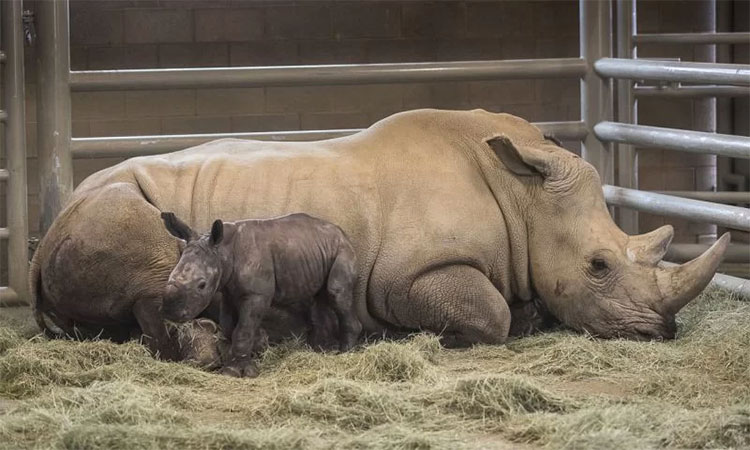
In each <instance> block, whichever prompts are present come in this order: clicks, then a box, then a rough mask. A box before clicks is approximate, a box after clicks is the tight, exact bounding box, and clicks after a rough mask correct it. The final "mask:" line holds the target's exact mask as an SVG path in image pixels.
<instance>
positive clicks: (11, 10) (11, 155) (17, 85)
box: [1, 0, 29, 301]
mask: <svg viewBox="0 0 750 450" xmlns="http://www.w3.org/2000/svg"><path fill="white" fill-rule="evenodd" d="M1 3H2V21H3V24H2V25H3V26H2V42H3V46H4V47H5V51H6V53H7V55H8V57H7V61H6V62H5V66H4V67H3V81H4V82H5V108H6V110H7V111H8V119H7V121H6V128H5V149H6V152H7V153H6V156H7V162H8V174H9V175H8V198H7V200H6V201H7V208H8V211H7V214H8V230H9V232H10V236H9V241H8V260H9V263H10V264H9V267H8V281H9V282H8V284H9V285H10V287H11V288H12V289H13V290H14V291H15V292H16V294H17V295H18V297H19V299H20V300H21V301H28V298H29V297H28V288H27V282H26V279H27V273H28V263H29V258H28V251H29V248H28V216H27V211H26V129H25V122H26V114H25V104H24V99H25V95H24V84H23V83H24V76H23V22H22V15H23V1H22V0H11V1H3V2H1Z"/></svg>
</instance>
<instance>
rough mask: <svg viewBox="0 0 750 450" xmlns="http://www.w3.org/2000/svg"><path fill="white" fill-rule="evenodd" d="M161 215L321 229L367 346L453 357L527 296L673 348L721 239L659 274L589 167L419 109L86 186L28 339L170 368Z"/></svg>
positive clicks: (38, 299)
mask: <svg viewBox="0 0 750 450" xmlns="http://www.w3.org/2000/svg"><path fill="white" fill-rule="evenodd" d="M161 211H174V212H175V213H176V214H177V215H178V216H179V217H182V218H184V220H185V221H186V222H187V223H188V224H189V225H190V226H191V227H193V228H195V229H206V230H207V229H209V227H210V225H211V221H213V219H214V218H216V217H222V218H224V219H226V220H229V221H234V220H241V219H243V218H247V217H256V218H267V217H278V216H282V215H285V214H289V213H292V212H304V213H308V214H310V215H312V216H315V217H319V218H321V219H323V220H326V221H329V222H331V223H335V224H337V225H338V226H340V227H341V228H342V229H343V230H344V232H345V233H346V235H347V236H348V237H349V239H350V240H351V242H352V245H353V246H354V249H355V252H356V256H357V266H358V267H357V274H358V277H359V279H358V282H357V288H356V291H355V296H354V305H355V310H356V314H357V317H358V318H359V320H360V322H361V323H362V324H363V326H364V328H365V330H366V332H367V333H368V334H382V333H392V332H403V331H411V330H429V331H433V332H436V333H441V334H442V335H443V336H444V337H445V338H450V339H452V340H453V341H454V343H455V344H456V345H471V344H473V343H489V344H500V343H503V342H505V341H506V340H507V338H508V336H509V333H510V330H511V328H512V327H513V322H517V321H516V319H514V318H512V316H513V315H516V314H520V315H527V316H529V317H533V314H528V311H527V309H528V308H525V307H523V306H519V305H522V304H524V303H528V302H530V301H532V299H535V298H536V299H538V301H539V302H540V304H541V305H544V308H545V310H546V311H548V312H549V313H550V314H551V315H552V316H554V318H555V319H557V320H559V321H560V322H562V323H563V324H564V325H566V326H569V327H571V328H574V329H576V330H580V331H582V332H587V333H590V334H592V335H595V336H600V337H605V338H609V337H625V338H633V339H660V338H672V337H674V335H675V325H674V324H675V320H674V318H675V314H676V313H677V312H678V311H679V310H680V308H682V307H683V306H684V305H685V304H687V302H689V301H690V300H691V299H692V298H694V297H695V296H696V295H697V294H699V293H700V292H701V290H703V288H704V287H705V286H706V285H707V284H708V282H709V281H710V280H711V277H712V276H713V274H714V272H715V271H716V267H717V265H718V264H719V262H720V260H721V257H722V255H723V253H724V251H725V250H726V246H727V244H728V241H729V237H728V235H724V236H722V237H721V238H720V239H719V240H718V241H717V242H716V243H715V244H714V245H713V246H712V248H711V249H709V250H707V251H706V252H705V253H704V254H703V255H701V256H700V257H698V258H696V259H695V260H693V261H690V262H688V263H685V264H683V265H681V266H677V267H664V266H663V265H662V264H661V262H660V261H661V259H662V257H663V256H664V254H665V252H666V250H667V246H668V245H669V243H670V241H671V239H672V235H673V231H672V228H671V227H670V226H664V227H661V228H659V229H657V230H654V231H652V232H650V233H646V234H642V235H634V236H629V235H627V234H625V233H623V232H622V230H620V229H619V228H618V227H617V226H616V224H615V223H614V222H613V221H612V218H611V216H610V214H609V211H608V209H607V206H606V203H605V201H604V195H603V192H602V183H601V180H600V179H599V176H598V174H597V172H596V170H595V169H594V168H593V167H592V166H591V165H590V164H588V163H587V162H585V161H584V160H582V159H581V158H579V157H577V156H576V155H574V154H572V153H570V152H568V151H566V150H565V149H563V148H560V147H559V145H557V144H556V143H555V142H554V141H552V140H550V139H547V138H545V137H544V135H543V134H542V133H541V132H540V130H539V129H538V128H536V127H534V126H533V125H532V124H530V123H529V122H527V121H525V120H523V119H521V118H519V117H515V116H512V115H508V114H494V113H489V112H487V111H483V110H474V111H440V110H431V109H423V110H416V111H407V112H403V113H399V114H395V115H393V116H391V117H388V118H386V119H383V120H381V121H380V122H378V123H376V124H374V125H373V126H371V127H370V128H368V129H367V130H364V131H362V132H359V133H357V134H354V135H351V136H347V137H344V138H338V139H331V140H325V141H318V142H259V141H244V140H234V139H229V140H220V141H214V142H210V143H207V144H204V145H200V146H198V147H194V148H190V149H186V150H183V151H180V152H174V153H170V154H166V155H158V156H146V157H140V158H132V159H129V160H127V161H125V162H123V163H121V164H118V165H116V166H113V167H110V168H108V169H105V170H102V171H100V172H98V173H96V174H94V175H92V176H90V177H88V178H87V179H86V180H85V181H84V182H83V183H81V184H80V185H79V186H78V187H77V188H76V190H75V192H74V193H73V196H72V199H71V201H70V202H69V204H68V205H67V206H66V207H65V209H64V210H63V211H62V212H61V214H60V215H59V216H58V217H57V219H56V220H55V222H54V224H53V225H52V227H51V228H50V230H49V231H48V233H47V235H46V236H44V238H43V239H42V241H41V243H40V245H39V248H38V250H37V252H36V253H35V255H34V260H33V261H32V265H31V277H30V280H31V290H32V293H33V296H34V305H35V311H36V317H37V319H38V322H39V323H40V326H42V327H44V328H47V327H48V325H47V323H46V321H45V317H48V318H50V319H52V320H53V322H54V323H55V324H57V325H58V326H59V327H61V328H63V329H64V330H65V329H71V326H72V325H73V324H75V325H77V326H79V327H80V326H86V327H89V328H90V329H92V330H101V329H105V330H106V331H107V332H110V333H113V332H115V331H116V330H121V329H123V328H124V329H130V328H133V327H139V328H140V329H141V330H143V332H144V334H146V335H147V336H149V337H150V344H149V345H150V346H151V348H152V350H154V351H158V352H159V353H160V355H161V356H162V357H169V356H168V355H169V351H170V347H171V343H172V340H171V338H170V336H169V335H168V333H166V332H165V330H164V322H163V317H162V314H161V312H160V307H161V304H162V298H163V293H164V286H165V285H166V282H167V279H168V277H169V273H170V272H171V271H172V269H173V268H174V267H175V265H176V263H177V259H178V257H179V248H178V245H177V243H176V242H175V239H174V238H172V237H171V236H170V235H169V233H167V232H166V230H165V229H164V226H163V223H162V221H161V218H160V212H161ZM532 310H533V308H532ZM289 317H294V314H290V315H289ZM534 320H535V321H537V322H538V320H536V319H534ZM522 322H523V321H522ZM522 322H518V324H519V326H515V327H513V328H515V329H519V330H524V328H525V327H524V326H520V325H522ZM264 326H265V325H264ZM295 326H296V325H294V324H291V325H289V326H288V327H286V329H285V330H286V331H287V333H293V332H295V331H294V329H295V328H294V327H295ZM266 329H267V330H269V335H270V334H271V331H274V330H272V329H270V328H266Z"/></svg>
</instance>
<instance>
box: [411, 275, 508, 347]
mask: <svg viewBox="0 0 750 450" xmlns="http://www.w3.org/2000/svg"><path fill="white" fill-rule="evenodd" d="M408 305H409V310H408V311H405V312H404V313H406V314H408V316H410V317H405V318H402V317H399V318H398V319H399V322H401V323H404V324H406V323H409V322H412V323H414V325H416V327H417V328H420V329H426V330H429V331H432V332H435V333H439V334H441V337H442V339H441V341H442V343H443V345H445V346H446V347H465V346H469V345H473V344H502V343H504V342H505V340H506V339H507V338H508V331H509V329H510V309H509V308H508V304H507V302H506V301H505V299H504V298H503V296H502V295H501V294H500V292H498V290H497V289H495V286H493V285H492V283H491V282H490V280H489V279H488V278H487V277H486V276H484V274H483V273H481V272H480V271H478V270H477V269H475V268H473V267H470V266H465V265H455V266H447V267H442V268H440V269H436V270H433V271H430V272H427V273H425V274H423V275H421V276H419V277H418V278H417V279H416V280H415V281H414V282H413V284H412V287H411V290H410V292H409V300H408ZM403 319H406V320H403Z"/></svg>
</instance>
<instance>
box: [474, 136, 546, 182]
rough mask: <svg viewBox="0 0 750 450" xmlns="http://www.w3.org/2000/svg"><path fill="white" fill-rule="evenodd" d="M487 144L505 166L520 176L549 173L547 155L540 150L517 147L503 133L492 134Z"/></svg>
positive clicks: (544, 175)
mask: <svg viewBox="0 0 750 450" xmlns="http://www.w3.org/2000/svg"><path fill="white" fill-rule="evenodd" d="M486 142H487V145H489V146H490V148H491V149H492V150H493V151H494V152H495V155H497V157H498V158H499V159H500V161H502V163H503V164H504V165H505V167H506V168H507V169H508V170H510V171H511V172H513V173H515V174H516V175H520V176H535V175H536V176H539V175H541V176H543V177H546V176H548V175H549V167H550V164H549V163H550V161H549V156H548V155H547V154H546V153H545V152H543V151H540V150H535V149H532V148H529V147H518V146H516V145H515V144H514V143H513V141H511V140H510V138H509V137H508V136H506V135H504V134H501V135H498V136H493V137H491V138H489V139H488V140H487V141H486Z"/></svg>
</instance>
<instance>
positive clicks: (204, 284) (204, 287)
mask: <svg viewBox="0 0 750 450" xmlns="http://www.w3.org/2000/svg"><path fill="white" fill-rule="evenodd" d="M198 289H200V290H201V291H202V290H203V289H206V282H205V281H201V282H200V283H198Z"/></svg>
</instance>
